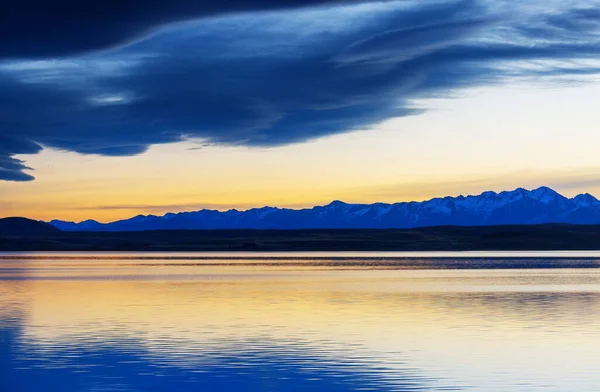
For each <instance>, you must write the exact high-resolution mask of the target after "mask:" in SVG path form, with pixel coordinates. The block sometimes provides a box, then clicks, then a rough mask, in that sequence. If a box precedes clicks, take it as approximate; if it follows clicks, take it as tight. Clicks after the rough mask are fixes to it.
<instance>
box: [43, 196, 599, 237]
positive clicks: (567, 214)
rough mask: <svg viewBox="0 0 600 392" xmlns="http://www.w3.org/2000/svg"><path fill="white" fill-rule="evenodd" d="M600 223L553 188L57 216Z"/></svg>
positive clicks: (261, 224)
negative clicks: (302, 206) (298, 205)
mask: <svg viewBox="0 0 600 392" xmlns="http://www.w3.org/2000/svg"><path fill="white" fill-rule="evenodd" d="M544 223H572V224H600V201H598V199H596V198H595V197H594V196H592V195H590V194H587V193H585V194H581V195H577V196H576V197H574V198H566V197H564V196H562V195H561V194H559V193H558V192H556V191H554V190H553V189H551V188H548V187H545V186H543V187H540V188H537V189H533V190H526V189H523V188H518V189H515V190H513V191H503V192H499V193H496V192H492V191H488V192H483V193H482V194H480V195H476V196H457V197H450V196H448V197H443V198H435V199H431V200H427V201H423V202H401V203H394V204H387V203H374V204H348V203H344V202H342V201H338V200H336V201H333V202H332V203H330V204H328V205H325V206H315V207H313V208H305V209H300V210H293V209H288V208H277V207H262V208H253V209H249V210H246V211H238V210H229V211H223V212H221V211H216V210H206V209H205V210H200V211H194V212H181V213H167V214H165V215H163V216H155V215H138V216H136V217H133V218H130V219H125V220H120V221H116V222H111V223H106V224H103V223H99V222H97V221H94V220H87V221H83V222H80V223H74V222H65V221H60V220H53V221H51V222H50V224H51V225H53V226H54V227H56V228H59V229H61V230H64V231H146V230H173V229H368V228H377V229H387V228H399V229H404V228H416V227H426V226H484V225H485V226H494V225H509V224H516V225H521V224H527V225H530V224H544Z"/></svg>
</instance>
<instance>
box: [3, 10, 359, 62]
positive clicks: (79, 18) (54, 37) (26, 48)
mask: <svg viewBox="0 0 600 392" xmlns="http://www.w3.org/2000/svg"><path fill="white" fill-rule="evenodd" d="M360 2H361V0H228V1H189V0H146V1H137V0H108V1H106V0H87V1H74V0H53V1H47V0H26V1H7V2H5V3H3V4H2V12H1V13H0V57H12V58H38V57H45V56H68V55H73V54H77V53H82V52H90V51H96V50H101V49H107V48H111V47H115V46H118V45H123V44H126V43H128V42H131V41H134V40H137V39H141V38H142V37H144V36H146V35H148V34H150V33H151V32H153V31H155V30H156V29H158V28H160V27H161V26H165V25H168V24H170V23H175V22H181V21H185V20H192V19H197V18H206V17H210V16H215V15H221V14H231V13H240V12H250V11H264V10H277V9H293V8H302V7H308V6H318V5H327V4H340V3H350V4H352V3H360Z"/></svg>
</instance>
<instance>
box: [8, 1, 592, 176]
mask: <svg viewBox="0 0 600 392" xmlns="http://www.w3.org/2000/svg"><path fill="white" fill-rule="evenodd" d="M175 3H176V2H175ZM264 4H266V3H264ZM595 15H596V14H595V13H594V12H593V10H592V9H576V10H571V9H569V10H563V11H562V12H561V11H560V10H552V12H549V13H548V14H544V15H540V14H539V13H532V14H531V15H529V14H526V13H524V14H523V16H522V17H521V18H519V20H517V21H516V22H514V23H512V22H511V21H512V18H511V15H508V14H504V13H502V12H497V11H492V10H491V9H490V8H488V6H487V5H486V3H481V2H477V1H474V0H464V1H455V2H426V3H425V2H415V3H407V2H403V3H402V4H400V5H396V6H395V7H392V5H391V3H385V4H383V3H377V4H373V5H362V6H360V8H358V9H357V8H356V7H345V8H336V9H331V10H329V11H325V10H319V11H303V12H300V13H297V12H295V13H285V12H279V13H275V14H272V13H269V14H259V13H257V14H253V15H252V16H251V17H249V16H244V15H239V16H231V17H227V18H216V19H206V20H202V21H201V22H190V23H186V24H183V25H177V26H173V27H171V28H169V29H167V30H164V31H162V32H161V33H159V34H155V35H153V36H151V37H149V38H148V39H146V40H142V41H139V42H137V43H134V44H131V45H129V46H127V47H122V48H120V49H118V50H112V51H109V52H103V53H98V54H90V55H86V56H74V57H69V58H61V59H58V60H57V59H43V60H35V61H33V60H32V61H8V60H5V61H4V62H0V138H1V139H0V140H2V142H1V143H2V148H0V158H1V159H0V168H1V170H0V179H4V180H21V181H24V180H30V179H31V176H29V175H27V174H24V173H23V170H24V169H26V167H25V165H24V164H23V162H21V161H18V160H16V159H15V158H14V155H16V154H25V153H35V152H37V151H38V150H39V148H40V147H39V145H42V146H48V147H54V148H59V149H63V150H68V151H75V152H79V153H84V154H99V155H111V156H118V155H135V154H139V153H141V152H143V151H145V149H146V148H147V147H148V146H150V145H153V144H160V143H171V142H176V141H180V140H185V139H192V138H193V139H202V140H203V142H206V143H210V144H226V145H245V146H262V147H270V146H279V145H285V144H289V143H296V142H302V141H306V140H309V139H313V138H317V137H322V136H326V135H331V134H336V133H341V132H347V131H351V130H356V129H365V128H367V127H369V126H370V125H372V124H376V123H378V122H381V121H383V120H386V119H389V118H393V117H401V116H407V115H414V114H418V113H421V112H422V111H423V109H422V108H419V107H415V105H414V103H413V102H414V100H415V99H418V98H427V97H432V96H450V95H451V94H452V93H453V92H455V91H456V90H458V89H462V88H468V87H472V86H478V85H488V84H492V83H498V82H502V81H505V80H507V79H508V78H514V77H540V76H546V77H552V78H555V77H561V76H565V75H566V76H570V77H577V76H582V77H583V76H584V75H588V74H594V73H596V71H597V69H598V65H597V64H596V65H595V66H593V65H590V64H587V63H586V61H587V62H589V61H591V60H595V59H598V56H599V55H600V40H598V39H597V38H595V39H589V38H588V36H590V35H592V31H596V32H598V27H599V22H600V20H599V19H598V18H597V17H595ZM561 18H562V19H561ZM523 26H526V27H523ZM583 26H585V28H584V27H583ZM582 29H583V30H585V32H586V33H585V35H582V34H579V33H578V32H579V31H581V30H582ZM536 31H537V32H539V33H538V35H536V33H534V32H536ZM582 37H585V38H582ZM532 62H533V63H536V64H537V67H536V68H531V67H527V66H528V65H530V64H531V63H532ZM557 62H559V64H557Z"/></svg>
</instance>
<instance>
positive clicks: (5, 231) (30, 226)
mask: <svg viewBox="0 0 600 392" xmlns="http://www.w3.org/2000/svg"><path fill="white" fill-rule="evenodd" d="M56 233H60V230H59V229H57V228H56V227H54V226H52V225H50V224H48V223H45V222H40V221H36V220H32V219H27V218H19V217H11V218H0V236H21V237H27V236H44V235H49V234H56Z"/></svg>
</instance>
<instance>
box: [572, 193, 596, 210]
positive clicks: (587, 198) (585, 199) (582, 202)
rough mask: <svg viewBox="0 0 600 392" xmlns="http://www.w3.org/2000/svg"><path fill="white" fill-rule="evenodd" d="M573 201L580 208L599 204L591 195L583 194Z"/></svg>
mask: <svg viewBox="0 0 600 392" xmlns="http://www.w3.org/2000/svg"><path fill="white" fill-rule="evenodd" d="M573 200H574V201H575V202H576V203H577V205H579V206H580V207H588V206H590V205H593V204H596V203H598V199H596V198H595V197H594V196H592V195H590V194H589V193H582V194H580V195H577V196H575V197H574V198H573Z"/></svg>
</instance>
